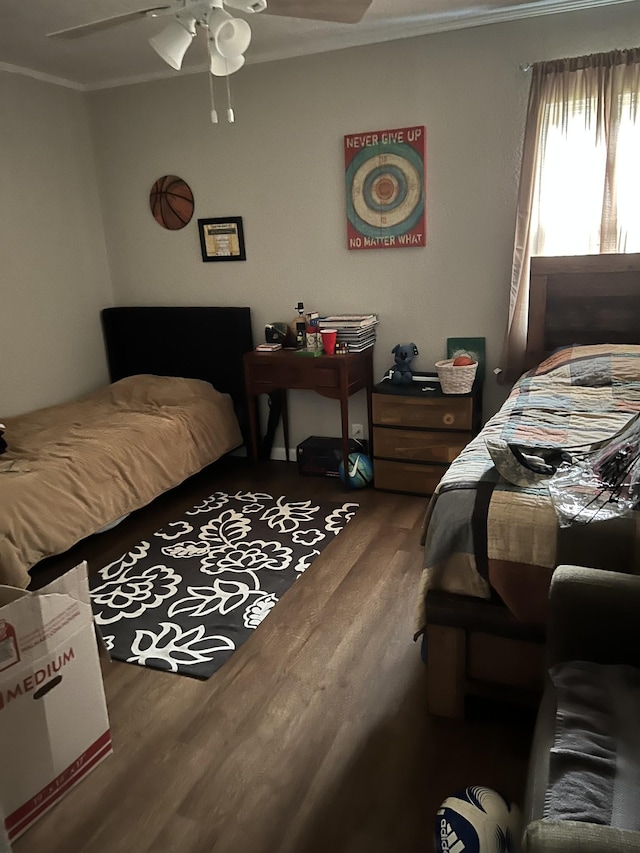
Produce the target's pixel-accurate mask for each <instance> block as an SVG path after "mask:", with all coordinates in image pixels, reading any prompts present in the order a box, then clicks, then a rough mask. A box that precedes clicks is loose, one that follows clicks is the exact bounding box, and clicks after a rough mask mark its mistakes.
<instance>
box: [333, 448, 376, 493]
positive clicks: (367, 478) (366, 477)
mask: <svg viewBox="0 0 640 853" xmlns="http://www.w3.org/2000/svg"><path fill="white" fill-rule="evenodd" d="M339 470H340V479H341V480H342V482H343V483H344V464H343V463H342V462H340V468H339ZM347 470H348V472H349V485H350V486H351V488H352V489H364V487H365V486H368V485H369V483H372V482H373V463H372V462H371V459H369V457H368V456H367V455H366V454H365V453H350V454H349V457H348V463H347Z"/></svg>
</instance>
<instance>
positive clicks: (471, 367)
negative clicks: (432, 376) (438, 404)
mask: <svg viewBox="0 0 640 853" xmlns="http://www.w3.org/2000/svg"><path fill="white" fill-rule="evenodd" d="M477 369H478V362H477V361H474V363H473V364H459V365H457V366H456V365H454V363H453V359H452V358H446V359H444V361H436V370H437V371H438V376H439V377H440V385H441V386H442V393H443V394H468V393H469V391H471V388H472V387H473V382H474V380H475V378H476V371H477Z"/></svg>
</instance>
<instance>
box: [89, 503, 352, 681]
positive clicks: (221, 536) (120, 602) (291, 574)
mask: <svg viewBox="0 0 640 853" xmlns="http://www.w3.org/2000/svg"><path fill="white" fill-rule="evenodd" d="M357 509H358V504H356V503H342V504H340V503H336V504H327V503H320V502H318V501H312V500H310V501H292V500H288V499H287V498H286V497H283V496H280V497H273V496H272V495H267V494H264V493H261V492H236V494H233V495H230V494H226V493H225V492H215V493H214V494H213V495H210V496H209V497H208V498H206V499H205V500H203V501H202V502H201V503H199V504H197V505H196V506H194V507H192V508H191V509H190V510H188V512H186V513H185V515H184V516H182V518H180V519H178V520H177V521H172V522H171V523H170V524H168V525H167V526H166V527H164V528H163V529H162V530H158V531H157V532H156V533H154V534H153V535H152V536H151V537H150V539H149V541H143V542H140V543H138V544H137V545H136V546H135V547H134V548H132V550H131V551H129V552H128V553H126V554H124V555H123V556H122V557H120V559H118V560H115V562H113V563H110V564H109V565H108V566H105V567H104V568H103V569H101V570H100V571H99V572H98V575H97V576H93V577H91V578H90V586H91V601H92V607H93V612H94V615H95V619H96V622H97V624H98V626H99V627H100V631H101V633H102V635H103V637H104V639H105V642H106V645H107V648H108V649H109V651H110V653H111V656H112V657H114V658H116V659H117V660H123V661H127V662H128V663H136V664H140V665H141V666H149V667H152V668H155V669H163V670H169V671H171V672H178V673H182V674H184V675H191V676H194V677H196V678H209V676H210V675H212V674H213V673H214V672H215V671H216V670H217V669H218V668H219V667H220V666H222V664H223V663H224V662H225V661H226V660H228V659H229V658H230V657H231V655H232V654H233V652H234V651H235V650H236V649H237V648H238V647H239V646H240V645H241V643H243V642H244V640H246V639H247V637H249V635H250V634H251V632H252V631H254V630H255V629H256V628H257V627H258V626H259V625H260V623H261V622H262V621H263V619H264V618H265V617H266V616H267V615H268V614H269V613H270V611H271V610H272V609H273V608H274V607H275V606H276V604H277V602H278V601H279V599H280V598H281V597H282V595H283V594H284V593H285V592H286V590H287V589H288V588H289V587H290V586H291V584H292V583H293V582H294V581H295V580H296V579H297V578H298V577H300V575H302V574H303V572H304V571H305V570H306V569H308V568H309V566H310V565H311V563H312V561H313V560H314V558H315V557H317V556H318V554H320V552H321V551H322V549H323V548H324V547H325V546H326V545H327V544H328V543H329V542H331V541H332V540H333V539H334V538H335V537H336V536H337V535H338V533H340V531H341V530H342V529H343V528H344V526H345V525H346V524H347V522H348V521H349V520H350V519H351V518H353V516H354V514H355V512H356V510H357Z"/></svg>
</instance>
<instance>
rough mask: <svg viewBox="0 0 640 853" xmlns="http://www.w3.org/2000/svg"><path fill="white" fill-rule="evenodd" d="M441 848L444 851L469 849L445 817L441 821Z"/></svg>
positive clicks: (456, 851) (446, 852)
mask: <svg viewBox="0 0 640 853" xmlns="http://www.w3.org/2000/svg"><path fill="white" fill-rule="evenodd" d="M441 811H442V810H440V811H439V812H438V814H441ZM440 849H441V850H442V853H463V851H464V850H466V849H467V848H466V847H465V846H464V844H463V843H462V841H461V840H460V839H459V838H458V836H457V835H456V834H455V832H454V831H453V829H452V828H451V824H450V823H447V821H446V820H445V819H444V818H442V820H441V821H440Z"/></svg>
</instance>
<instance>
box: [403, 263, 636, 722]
mask: <svg viewBox="0 0 640 853" xmlns="http://www.w3.org/2000/svg"><path fill="white" fill-rule="evenodd" d="M529 307H530V311H529V331H528V338H527V367H528V368H529V369H528V370H527V371H526V373H525V374H524V375H523V376H522V377H521V378H520V379H519V380H518V381H517V382H516V384H515V385H514V388H513V390H512V391H511V394H510V395H509V398H508V399H507V401H506V402H505V404H504V405H503V406H502V408H501V409H500V411H499V412H498V413H497V414H496V415H494V416H493V417H492V418H491V419H490V420H489V421H488V422H487V423H486V424H485V426H484V427H483V429H482V430H481V432H480V434H479V435H478V436H477V437H476V438H474V439H473V440H472V442H471V443H470V444H469V445H468V446H467V448H465V450H464V451H463V452H462V453H461V454H460V456H459V457H458V458H457V459H456V460H455V461H454V463H453V464H452V465H451V467H450V468H449V469H448V471H447V472H446V474H445V476H444V477H443V478H442V480H441V482H440V484H439V485H438V488H437V489H436V492H435V494H434V495H433V497H432V499H431V500H430V502H429V506H428V509H427V514H426V518H425V523H424V545H425V568H424V570H423V574H422V581H421V587H420V592H419V597H418V604H417V619H416V638H418V637H421V638H422V641H423V652H424V657H425V659H426V662H427V682H428V696H429V710H430V712H431V713H434V714H438V715H442V716H449V717H461V716H463V714H464V707H465V698H466V696H468V695H472V694H481V695H486V694H490V695H494V696H495V695H498V696H500V695H503V694H508V695H509V697H510V698H519V699H524V700H526V699H527V698H529V697H532V696H535V695H537V693H538V691H539V689H540V687H541V683H542V679H543V673H544V666H543V650H544V633H545V632H544V624H545V619H546V606H547V595H548V588H549V583H550V579H551V574H552V572H553V570H554V568H555V566H557V565H558V564H560V563H575V564H580V565H588V566H594V567H597V568H603V569H610V570H616V571H627V572H636V571H640V534H639V531H638V515H639V514H638V513H632V514H631V515H629V516H627V517H622V518H614V519H611V520H608V521H598V522H597V523H592V524H586V525H585V524H571V525H569V526H567V527H560V526H559V524H558V521H557V515H556V512H555V509H554V506H553V503H552V501H551V498H550V495H549V490H548V488H547V481H546V479H542V480H540V481H538V482H532V483H530V484H528V485H522V484H521V485H514V484H513V483H510V482H508V481H507V480H505V478H504V477H503V476H502V475H501V474H500V472H499V470H498V467H500V465H501V461H502V460H501V458H500V457H499V456H497V455H496V447H498V448H499V447H500V445H502V446H504V445H505V443H512V444H516V445H518V444H520V445H525V446H531V445H537V446H541V447H551V448H553V447H555V448H558V449H566V448H567V447H575V446H593V445H595V444H597V443H599V442H601V441H602V440H606V439H608V438H610V437H611V436H613V435H614V434H615V433H617V432H618V430H619V429H621V428H622V427H624V425H625V424H627V423H628V422H629V421H630V420H631V419H632V418H633V417H634V416H636V415H637V414H638V412H639V411H640V346H639V345H640V255H597V256H587V257H563V258H533V259H532V261H531V278H530V297H529ZM490 449H491V452H490ZM492 453H493V456H492ZM497 466H498V467H497Z"/></svg>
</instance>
